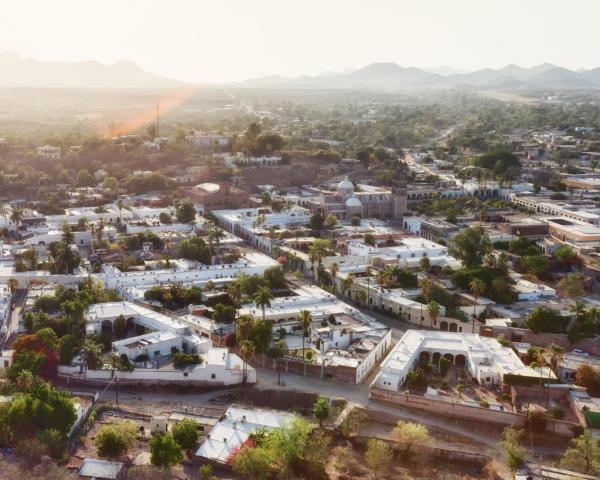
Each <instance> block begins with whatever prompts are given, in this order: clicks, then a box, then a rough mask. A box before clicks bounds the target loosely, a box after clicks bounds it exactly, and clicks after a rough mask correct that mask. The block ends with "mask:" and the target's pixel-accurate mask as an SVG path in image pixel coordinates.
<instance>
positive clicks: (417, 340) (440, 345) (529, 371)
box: [372, 330, 555, 392]
mask: <svg viewBox="0 0 600 480" xmlns="http://www.w3.org/2000/svg"><path fill="white" fill-rule="evenodd" d="M441 357H445V358H447V359H448V360H450V362H451V363H452V364H455V365H459V366H464V367H465V368H466V369H467V370H468V372H469V373H470V375H471V376H472V377H473V378H474V379H475V380H477V381H478V382H479V384H481V385H486V386H495V385H501V384H502V383H503V380H504V376H505V375H508V374H510V375H519V376H525V377H533V378H539V377H540V372H539V371H538V370H534V369H533V368H531V367H527V366H525V365H523V362H522V361H521V360H520V359H519V357H518V356H517V354H516V353H515V352H514V351H513V350H512V349H511V348H509V347H503V346H502V345H501V344H500V343H499V342H498V340H496V339H495V338H488V337H480V336H479V335H476V334H470V333H453V332H433V331H426V330H407V331H406V333H405V334H404V335H403V336H402V338H401V339H400V340H399V341H398V343H397V344H396V345H395V347H394V348H393V349H392V351H391V352H390V353H389V354H388V356H387V357H386V358H385V360H384V361H383V362H382V363H381V366H380V368H379V373H378V374H377V377H376V378H375V380H374V382H373V384H372V387H375V388H379V389H383V390H391V391H394V392H397V391H400V389H401V388H402V386H403V385H404V383H405V382H406V379H407V376H408V372H409V371H411V370H413V369H414V368H415V366H416V365H417V364H418V362H419V361H420V360H427V361H431V362H432V363H433V364H434V365H437V364H438V363H439V360H440V358H441ZM548 374H549V372H548V371H547V369H546V370H545V371H544V372H543V375H544V378H548ZM551 375H552V374H551ZM551 378H555V377H552V376H551Z"/></svg>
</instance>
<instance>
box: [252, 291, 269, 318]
mask: <svg viewBox="0 0 600 480" xmlns="http://www.w3.org/2000/svg"><path fill="white" fill-rule="evenodd" d="M271 300H273V291H272V290H271V289H270V288H268V287H258V290H257V291H256V293H255V294H254V303H255V304H256V306H257V307H258V308H260V309H261V310H262V316H263V320H265V309H266V308H271Z"/></svg>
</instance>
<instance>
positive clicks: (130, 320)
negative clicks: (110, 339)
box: [125, 317, 135, 330]
mask: <svg viewBox="0 0 600 480" xmlns="http://www.w3.org/2000/svg"><path fill="white" fill-rule="evenodd" d="M134 328H135V318H133V317H127V321H126V322H125V329H126V330H133V329H134Z"/></svg>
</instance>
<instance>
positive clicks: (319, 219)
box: [310, 213, 325, 230]
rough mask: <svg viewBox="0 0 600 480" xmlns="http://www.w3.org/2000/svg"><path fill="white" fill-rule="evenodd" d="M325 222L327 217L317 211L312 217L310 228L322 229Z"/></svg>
mask: <svg viewBox="0 0 600 480" xmlns="http://www.w3.org/2000/svg"><path fill="white" fill-rule="evenodd" d="M324 223H325V219H324V218H323V215H321V214H320V213H315V214H314V215H313V216H312V217H310V228H311V229H313V230H322V229H323V225H324Z"/></svg>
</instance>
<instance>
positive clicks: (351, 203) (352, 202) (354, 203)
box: [346, 197, 362, 208]
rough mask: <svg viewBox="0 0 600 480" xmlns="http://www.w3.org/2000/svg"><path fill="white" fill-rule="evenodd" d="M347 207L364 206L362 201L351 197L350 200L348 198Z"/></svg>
mask: <svg viewBox="0 0 600 480" xmlns="http://www.w3.org/2000/svg"><path fill="white" fill-rule="evenodd" d="M346 207H348V208H357V207H362V202H361V201H360V200H359V199H358V198H356V197H350V198H349V199H348V200H346Z"/></svg>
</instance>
